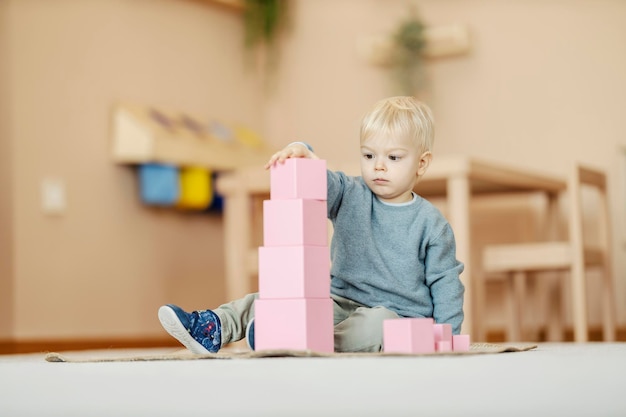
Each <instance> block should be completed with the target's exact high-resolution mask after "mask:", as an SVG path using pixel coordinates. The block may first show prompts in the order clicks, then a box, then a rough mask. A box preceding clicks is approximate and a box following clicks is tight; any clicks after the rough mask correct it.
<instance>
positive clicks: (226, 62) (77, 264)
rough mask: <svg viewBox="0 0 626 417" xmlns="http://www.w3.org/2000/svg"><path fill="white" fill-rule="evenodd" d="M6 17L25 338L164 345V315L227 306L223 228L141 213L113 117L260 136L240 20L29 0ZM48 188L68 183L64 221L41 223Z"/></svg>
mask: <svg viewBox="0 0 626 417" xmlns="http://www.w3.org/2000/svg"><path fill="white" fill-rule="evenodd" d="M3 9H4V10H5V11H6V12H8V13H9V14H10V16H9V19H8V24H9V27H8V28H4V29H3V30H4V31H5V32H8V33H9V34H10V35H11V36H10V45H9V46H10V47H11V50H10V53H9V56H8V58H9V59H8V63H9V68H8V70H9V71H10V75H11V78H10V83H9V86H8V87H9V97H10V101H9V103H8V105H9V109H10V114H11V118H10V126H9V128H10V133H11V141H10V145H12V147H13V153H12V161H10V162H12V164H13V168H12V172H13V176H12V186H13V195H12V200H13V208H14V219H13V220H14V221H13V226H14V237H13V240H12V243H13V245H12V250H13V251H14V256H15V258H14V259H15V263H14V267H15V269H14V271H13V274H12V277H13V279H12V284H11V283H9V284H8V285H9V288H10V286H11V285H13V287H14V298H13V300H14V332H13V334H14V336H15V337H16V338H19V339H31V338H34V339H36V338H43V339H46V338H62V337H67V338H76V337H81V338H84V337H94V338H101V337H109V336H115V337H150V336H160V335H164V334H163V332H162V329H161V328H160V325H159V324H158V320H156V310H157V308H158V306H159V305H161V304H163V303H167V302H174V303H178V304H181V305H183V306H185V307H188V308H200V307H208V306H214V305H216V304H217V303H220V302H223V301H224V299H223V298H224V282H223V275H224V274H223V262H222V258H223V251H222V245H221V237H222V225H221V219H220V217H219V216H218V215H186V214H181V213H179V212H175V211H171V210H154V209H149V208H146V207H144V206H142V205H141V204H140V202H139V198H138V190H137V180H136V176H135V173H134V172H133V170H132V169H131V168H130V167H125V166H116V165H114V164H113V163H112V162H111V158H110V155H109V116H110V111H111V108H112V106H113V104H114V103H115V102H117V101H118V100H128V101H131V102H137V103H145V104H153V105H156V106H166V107H167V108H173V109H180V110H186V111H189V112H190V113H191V114H197V115H205V116H206V118H207V120H208V119H210V118H215V119H217V120H220V121H223V122H231V121H240V122H243V123H247V124H248V125H250V126H251V127H253V128H257V127H259V125H261V122H262V112H261V109H260V106H259V98H260V95H259V94H258V93H256V91H257V90H258V87H257V85H256V82H255V79H254V77H252V73H250V72H247V71H246V70H245V67H244V65H243V55H242V48H241V44H242V30H241V23H240V19H239V16H238V15H237V14H235V13H233V12H232V11H228V10H226V9H223V8H216V7H212V6H207V5H206V4H203V3H202V2H190V1H182V0H181V1H179V0H176V1H174V0H150V1H137V0H94V1H82V0H60V1H54V2H49V1H45V0H25V1H24V0H18V1H8V3H7V2H6V1H5V2H4V6H3ZM3 38H4V37H3ZM3 61H4V59H3ZM3 84H4V83H3ZM3 133H4V132H3ZM2 158H3V159H5V158H6V156H4V154H3V156H2ZM0 161H2V160H0ZM46 177H51V178H58V179H60V180H62V181H63V182H64V183H65V186H66V190H67V199H68V208H67V211H66V213H65V214H64V215H61V216H50V215H45V214H43V213H42V210H41V202H40V184H41V181H42V179H43V178H46ZM3 201H4V200H3ZM10 201H11V199H9V202H10ZM3 207H4V203H3ZM5 210H6V209H5V208H3V213H4V211H5ZM3 217H6V215H3ZM3 232H4V230H3ZM3 272H4V271H3ZM2 279H3V283H6V282H7V278H6V276H5V275H4V274H3V278H2ZM3 285H7V284H3ZM3 289H4V288H3ZM3 292H4V291H3ZM3 298H8V297H7V296H3Z"/></svg>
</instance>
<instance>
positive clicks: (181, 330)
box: [159, 306, 211, 354]
mask: <svg viewBox="0 0 626 417" xmlns="http://www.w3.org/2000/svg"><path fill="white" fill-rule="evenodd" d="M159 321H160V322H161V325H162V326H163V328H164V329H165V331H166V332H168V333H169V334H170V335H171V336H172V337H173V338H174V339H176V340H178V341H179V342H180V343H182V344H183V345H184V346H185V347H186V348H187V349H189V350H190V351H191V352H192V353H197V354H205V353H211V352H209V351H208V350H207V349H206V348H205V347H204V346H202V345H201V344H200V343H198V342H197V341H196V339H194V338H193V337H192V336H191V335H190V334H189V332H188V331H187V329H185V326H183V324H182V323H181V322H180V320H179V319H178V316H177V315H176V313H175V312H174V310H172V309H171V308H169V307H168V306H161V307H160V308H159Z"/></svg>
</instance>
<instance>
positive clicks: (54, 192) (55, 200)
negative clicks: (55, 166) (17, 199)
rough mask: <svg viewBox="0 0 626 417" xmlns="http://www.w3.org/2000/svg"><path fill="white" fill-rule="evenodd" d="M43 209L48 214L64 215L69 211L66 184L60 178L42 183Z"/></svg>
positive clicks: (48, 179)
mask: <svg viewBox="0 0 626 417" xmlns="http://www.w3.org/2000/svg"><path fill="white" fill-rule="evenodd" d="M41 208H42V210H43V212H44V213H46V214H63V213H65V210H66V209H67V198H66V193H65V183H64V182H63V181H62V180H60V179H58V178H44V179H43V180H42V181H41Z"/></svg>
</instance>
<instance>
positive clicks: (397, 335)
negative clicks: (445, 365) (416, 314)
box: [383, 318, 435, 353]
mask: <svg viewBox="0 0 626 417" xmlns="http://www.w3.org/2000/svg"><path fill="white" fill-rule="evenodd" d="M433 324H434V320H433V319H431V318H399V319H387V320H384V321H383V350H384V351H385V352H387V353H433V352H435V336H434V332H433Z"/></svg>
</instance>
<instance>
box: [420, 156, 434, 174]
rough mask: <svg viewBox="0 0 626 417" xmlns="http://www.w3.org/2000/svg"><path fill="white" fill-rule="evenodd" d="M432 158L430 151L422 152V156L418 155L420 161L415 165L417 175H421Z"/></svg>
mask: <svg viewBox="0 0 626 417" xmlns="http://www.w3.org/2000/svg"><path fill="white" fill-rule="evenodd" d="M432 159H433V154H432V153H430V152H429V151H426V152H424V153H423V154H422V156H420V162H419V165H418V167H417V176H418V177H421V176H422V175H424V174H425V173H426V170H427V169H428V167H429V166H430V161H432Z"/></svg>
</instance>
